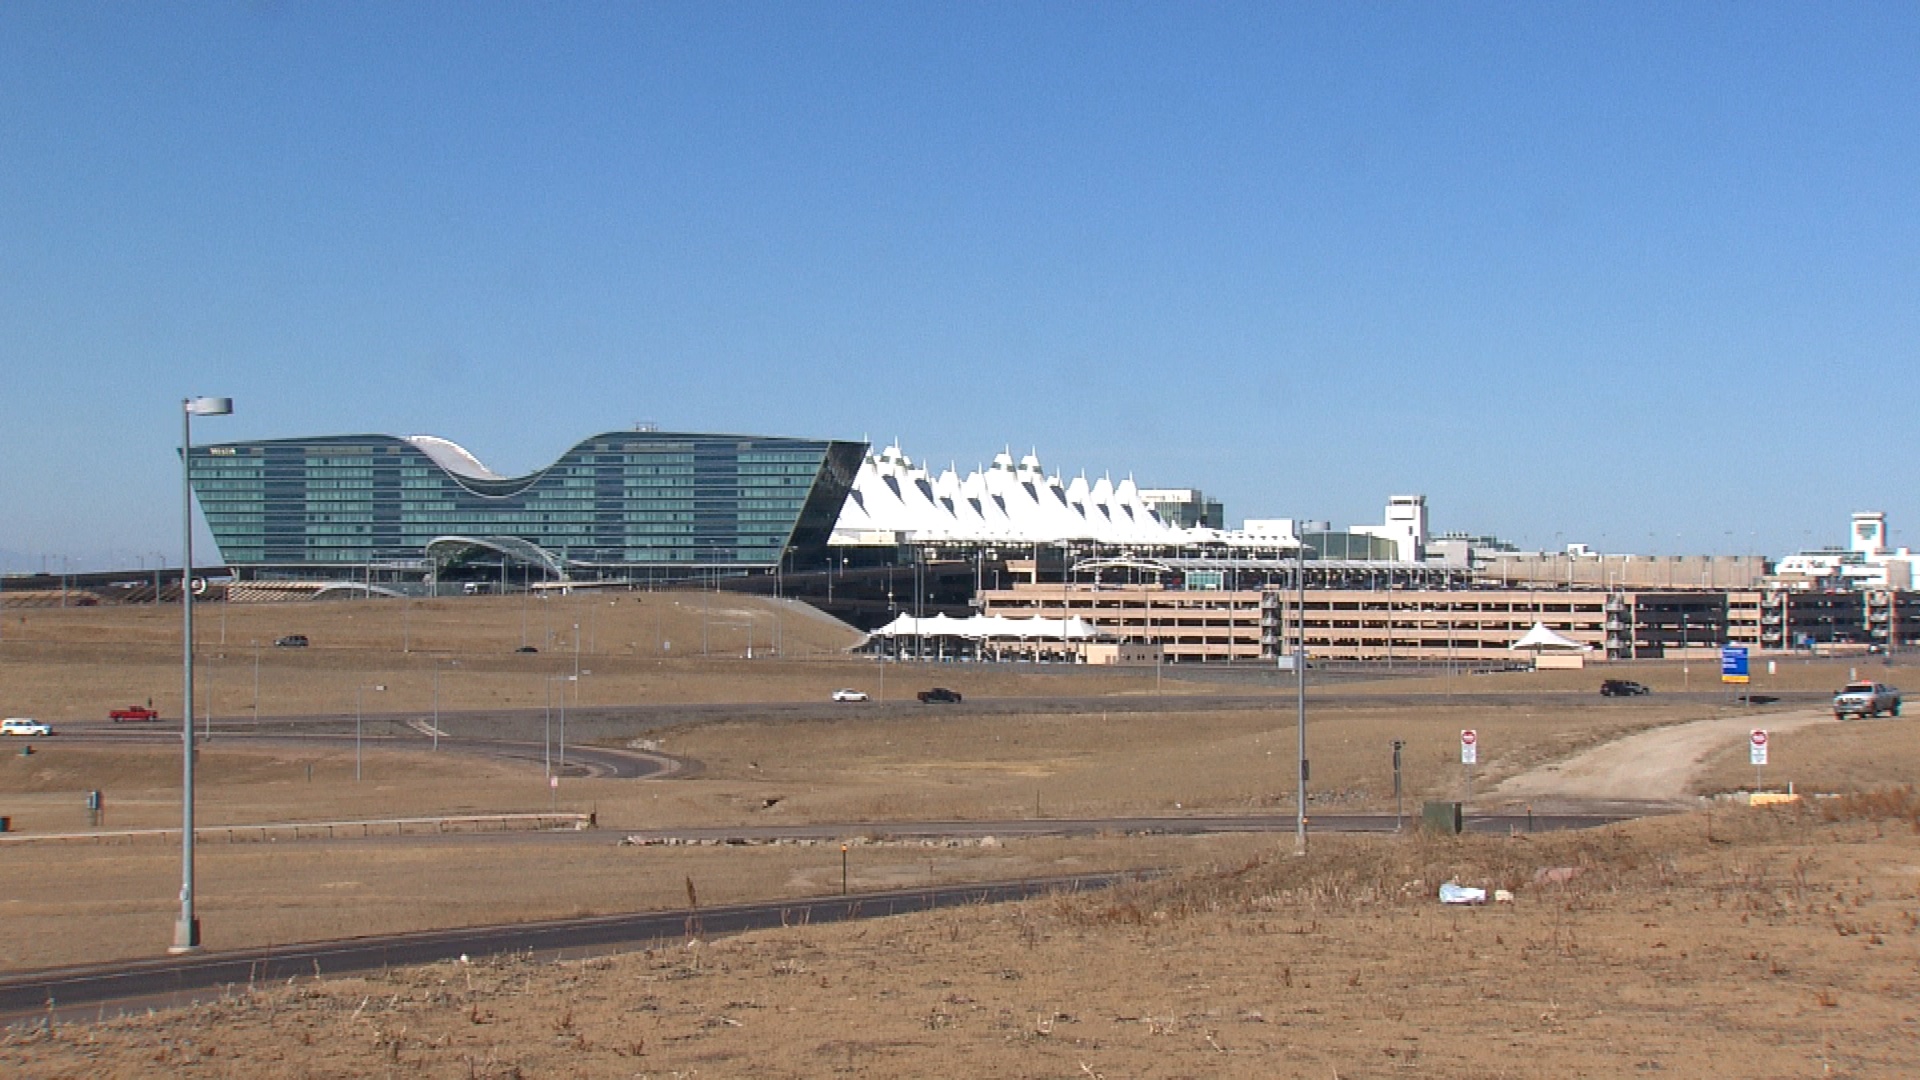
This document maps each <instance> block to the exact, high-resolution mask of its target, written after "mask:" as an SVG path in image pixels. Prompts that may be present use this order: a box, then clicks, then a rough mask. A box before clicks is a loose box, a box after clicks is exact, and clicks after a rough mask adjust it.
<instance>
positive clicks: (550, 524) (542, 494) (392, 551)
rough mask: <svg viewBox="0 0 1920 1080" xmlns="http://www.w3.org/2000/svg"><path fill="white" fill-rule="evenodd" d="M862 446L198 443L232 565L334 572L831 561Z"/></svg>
mask: <svg viewBox="0 0 1920 1080" xmlns="http://www.w3.org/2000/svg"><path fill="white" fill-rule="evenodd" d="M865 453H866V444H865V443H861V442H843V441H834V440H814V439H792V438H779V437H769V436H760V435H711V434H688V433H668V432H657V431H610V432H605V433H603V434H599V435H595V436H593V437H591V438H588V439H585V440H582V441H581V442H580V443H578V444H577V445H575V446H574V447H573V448H572V449H570V450H568V451H567V452H566V453H565V454H562V455H561V456H560V458H559V460H557V461H555V462H554V463H553V464H552V465H549V466H547V467H546V468H544V469H541V470H539V471H537V472H535V473H532V474H530V475H527V476H519V477H507V476H500V475H498V474H496V473H494V472H492V471H491V470H489V469H487V468H486V466H484V465H482V464H481V463H480V462H479V460H478V459H476V458H474V457H473V455H471V454H469V453H468V452H467V451H465V450H464V449H462V448H460V447H459V446H457V445H455V444H454V443H451V442H448V441H446V440H444V439H439V438H434V437H432V436H412V437H407V438H401V437H397V436H392V435H328V436H320V437H315V438H304V439H270V440H262V441H256V442H235V443H220V444H214V445H207V446H196V447H194V448H193V462H192V482H193V490H194V493H195V494H196V495H197V496H198V497H199V500H200V507H201V510H202V511H203V512H204V513H205V515H206V520H207V525H208V527H209V528H210V529H211V530H212V532H213V536H214V539H215V540H216V541H217V542H218V543H219V545H220V551H221V555H222V556H223V558H224V559H225V560H226V562H227V564H228V565H230V566H233V567H236V568H239V569H241V570H243V571H249V570H250V571H252V572H255V573H259V572H263V571H269V570H274V571H283V572H293V573H321V574H326V573H332V574H338V573H340V572H341V571H344V570H348V569H349V568H352V567H355V566H368V565H372V564H375V563H386V562H407V561H421V560H424V559H426V558H428V557H429V556H431V557H432V558H433V559H434V560H435V562H436V563H437V564H440V565H443V566H445V565H453V564H456V563H459V562H461V561H463V560H472V559H475V558H484V559H488V560H491V561H494V562H496V563H498V562H501V561H502V560H505V561H507V562H513V563H520V564H525V565H527V566H534V565H539V566H540V567H541V568H542V569H543V571H544V572H547V573H553V574H558V575H561V576H574V575H582V574H594V575H599V576H605V575H607V574H609V573H613V574H617V573H621V572H630V571H631V570H634V569H646V570H659V569H664V570H666V571H668V572H669V573H672V572H673V571H676V570H678V571H701V570H709V569H710V570H717V571H751V570H755V569H764V568H772V567H774V566H776V565H779V564H780V563H781V562H782V560H783V559H787V558H788V557H789V556H791V557H792V559H793V561H797V562H798V561H810V560H820V559H824V553H825V549H826V543H827V537H828V535H829V534H830V533H831V531H832V529H833V523H834V520H835V519H836V518H837V517H838V516H839V513H840V506H841V504H842V503H843V502H844V501H845V500H846V496H847V491H848V489H849V488H850V486H851V485H852V483H853V478H854V475H855V473H856V472H857V471H858V469H859V467H860V462H861V459H862V457H863V456H864V455H865Z"/></svg>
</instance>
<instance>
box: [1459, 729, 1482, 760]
mask: <svg viewBox="0 0 1920 1080" xmlns="http://www.w3.org/2000/svg"><path fill="white" fill-rule="evenodd" d="M1479 761H1480V733H1479V732H1477V731H1475V730H1473V729H1472V728H1467V729H1466V730H1465V731H1462V732H1461V733H1460V764H1462V765H1474V764H1478V763H1479Z"/></svg>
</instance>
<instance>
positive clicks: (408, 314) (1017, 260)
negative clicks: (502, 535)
mask: <svg viewBox="0 0 1920 1080" xmlns="http://www.w3.org/2000/svg"><path fill="white" fill-rule="evenodd" d="M1916 103H1920V7H1915V6H1914V5H1911V4H1889V5H1870V4H1837V5H1804V4H1801V5H1775V4H1737V5H1736V4H1717V3H1697V4H1679V5H1676V4H1647V5H1619V4H1607V5H1575V4H1569V5H1537V4H1519V5H1494V4H1466V5H1439V4H1411V5H1395V4H1377V5H1332V4H1321V5H1283V4H1271V3H1263V4H1250V5H1237V4H1166V5H1124V4H1099V5H1094V4H1068V3H1048V4H1025V5H992V4H952V5H933V4H891V5H883V4H854V5H844V6H842V5H831V4H829V5H789V4H773V3H765V4H691V3H687V4H670V5H604V4H592V5H572V4H551V5H548V4H542V5H526V4H517V5H516V4H488V3H479V4H397V5H395V4H329V5H297V4H279V3H256V4H199V5H172V4H164V3H155V4H142V5H104V4H101V5H84V4H72V3H34V2H14V3H9V4H6V5H4V6H0V371H4V373H5V376H6V384H7V386H8V389H9V391H10V396H11V398H12V401H13V406H14V407H13V408H12V409H10V410H9V416H8V420H7V423H6V424H5V426H4V428H3V429H0V561H4V562H5V563H6V564H8V565H10V566H12V567H13V568H21V569H25V568H32V569H37V568H38V567H39V565H40V557H41V556H42V555H52V556H55V557H56V560H57V557H58V556H59V555H67V556H69V557H71V558H74V559H77V560H82V561H83V562H89V563H91V564H95V565H97V564H98V563H99V562H100V561H101V560H103V559H105V558H106V557H107V556H108V555H109V553H119V554H120V560H121V561H123V562H130V561H131V559H132V557H133V555H134V554H135V553H142V554H144V555H145V557H147V558H148V559H149V561H150V560H151V555H150V554H147V553H154V552H166V553H177V551H178V545H179V541H178V531H179V529H178V513H179V510H178V493H177V489H178V460H177V458H176V456H175V450H174V447H175V445H176V444H177V440H178V402H179V400H180V398H182V397H183V396H186V395H190V394H226V395H231V396H233V397H234V398H235V399H236V401H237V413H236V415H235V416H233V417H231V418H227V419H221V420H209V421H205V422H203V424H202V425H201V426H199V427H198V428H197V429H196V434H197V435H198V436H199V437H201V438H203V439H206V440H215V439H228V438H233V439H237V438H255V437H277V436H293V435H305V434H319V433H340V432H355V431H381V432H391V433H395V434H416V433H432V434H438V435H443V436H446V437H448V438H451V439H454V440H455V441H458V442H461V443H463V444H464V445H466V446H468V447H469V448H470V449H472V450H473V451H474V452H475V453H477V454H478V455H479V456H480V457H481V458H482V459H483V460H484V461H486V462H487V463H488V464H489V465H491V466H493V467H494V468H496V469H499V470H501V471H506V472H522V471H527V470H531V469H534V468H538V467H539V466H541V465H544V464H545V463H547V462H548V461H550V460H552V458H553V457H554V456H556V455H557V454H558V453H560V452H561V451H562V450H564V449H565V448H566V447H567V446H569V445H571V444H572V443H573V442H575V441H576V440H577V439H579V438H580V437H582V436H585V435H587V434H591V433H593V432H596V431H600V430H605V429H609V428H618V427H625V426H628V425H630V424H632V423H634V422H636V421H641V420H648V421H653V422H656V423H658V424H659V425H660V426H661V427H663V428H667V429H676V428H678V429H692V430H732V431H750V432H765V433H776V434H795V435H809V436H835V437H852V438H859V437H863V436H864V437H870V438H872V439H873V440H875V441H876V442H884V441H888V440H892V439H894V438H896V437H897V438H899V439H900V440H901V442H902V445H903V447H904V448H905V449H906V451H907V452H908V453H909V454H910V455H912V456H914V457H915V458H919V459H926V460H930V461H932V462H935V463H938V464H945V463H947V462H955V463H957V464H959V465H960V466H961V467H962V468H967V467H971V466H973V465H975V464H977V463H979V462H981V461H984V460H986V459H987V458H989V457H990V456H991V455H992V454H993V453H994V452H995V451H997V450H999V449H1001V448H1002V447H1003V446H1008V445H1011V446H1012V447H1014V448H1015V449H1016V450H1025V449H1028V448H1035V449H1037V450H1038V451H1039V453H1040V455H1041V457H1042V459H1043V461H1045V462H1046V463H1047V464H1048V465H1049V466H1050V467H1054V468H1059V469H1064V470H1065V471H1067V472H1068V473H1069V474H1071V473H1075V472H1079V471H1081V470H1086V471H1088V472H1089V473H1099V472H1103V471H1108V472H1112V473H1113V474H1114V475H1115V476H1116V477H1117V476H1120V475H1124V474H1131V475H1133V476H1135V477H1136V478H1137V479H1138V480H1140V481H1141V482H1142V483H1144V484H1156V485H1183V486H1184V485H1197V486H1200V487H1203V488H1205V489H1207V490H1208V491H1209V492H1211V493H1214V494H1217V495H1219V496H1220V497H1222V498H1224V499H1225V500H1226V502H1227V506H1228V515H1229V518H1230V520H1232V521H1234V522H1237V521H1238V520H1239V519H1240V518H1242V517H1246V516H1292V515H1299V516H1307V517H1320V518H1329V519H1332V520H1333V521H1335V522H1337V523H1352V522H1362V521H1374V520H1378V516H1379V514H1380V507H1381V505H1382V504H1383V503H1384V501H1385V499H1386V496H1387V495H1388V494H1390V493H1397V492H1425V493H1426V494H1427V495H1428V496H1429V500H1430V505H1431V507H1432V519H1433V524H1434V526H1435V527H1436V528H1438V529H1468V530H1474V531H1487V532H1496V533H1499V534H1501V535H1503V536H1506V537H1508V538H1511V539H1514V540H1517V541H1521V542H1523V543H1528V544H1535V545H1552V544H1555V543H1560V542H1571V541H1575V540H1579V541H1585V542H1587V543H1592V544H1596V545H1600V546H1604V547H1606V548H1608V549H1610V550H1640V551H1654V552H1673V551H1687V552H1697V551H1718V552H1732V553H1745V552H1749V551H1761V552H1768V553H1774V554H1779V553H1783V552H1786V551H1789V550H1792V549H1795V548H1798V547H1801V546H1803V545H1804V544H1807V543H1811V542H1825V541H1841V540H1843V539H1844V535H1845V522H1846V515H1847V514H1848V513H1849V512H1850V511H1853V510H1856V509H1868V508H1873V509H1884V510H1886V511H1888V512H1889V514H1890V515H1891V518H1892V521H1891V524H1892V527H1893V532H1894V540H1895V542H1896V543H1910V544H1912V545H1913V546H1916V547H1920V497H1916V490H1920V483H1916V481H1920V466H1917V465H1916V457H1915V453H1914V451H1915V438H1914V436H1913V435H1912V434H1911V432H1910V430H1909V429H1910V428H1911V426H1912V425H1911V423H1910V418H1911V416H1912V415H1913V407H1914V403H1915V399H1916V390H1920V375H1917V374H1916V373H1917V372H1920V363H1916V360H1917V359H1920V357H1917V356H1916V342H1920V107H1916Z"/></svg>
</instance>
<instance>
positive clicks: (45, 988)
mask: <svg viewBox="0 0 1920 1080" xmlns="http://www.w3.org/2000/svg"><path fill="white" fill-rule="evenodd" d="M1611 820H1614V819H1613V818H1609V817H1604V816H1593V815H1584V816H1567V815H1563V816H1557V817H1556V816H1546V815H1540V816H1535V817H1531V818H1528V817H1520V816H1488V817H1482V818H1475V819H1471V820H1470V821H1469V822H1468V827H1469V828H1470V829H1472V830H1474V831H1477V832H1502V833H1504V832H1510V831H1518V830H1521V829H1540V830H1543V831H1544V830H1548V829H1566V828H1586V827H1590V826H1594V825H1599V824H1604V823H1606V822H1607V821H1611ZM1293 824H1294V819H1293V816H1292V815H1291V814H1287V815H1277V814H1268V815H1250V816H1212V817H1200V816H1195V817H1181V818H1112V819H1077V820H1048V819H1037V820H1014V821H970V822H860V823H849V824H843V825H817V826H784V827H782V826H771V827H757V828H745V829H681V830H673V831H670V832H655V833H645V834H634V835H637V836H648V837H653V838H658V839H665V838H669V837H671V838H675V839H678V840H680V841H682V842H694V843H699V842H705V843H730V842H771V841H776V840H789V841H791V840H800V839H811V840H826V841H834V840H841V839H844V838H846V837H850V836H863V837H880V838H885V839H895V840H910V839H935V838H950V837H983V836H996V837H999V836H1055V835H1090V834H1094V833H1123V832H1124V833H1169V834H1181V835H1195V834H1200V833H1210V832H1286V831H1290V830H1291V829H1292V828H1293ZM1395 824H1396V822H1395V820H1394V818H1393V817H1392V815H1363V814H1354V815H1323V816H1321V817H1316V818H1314V819H1313V824H1312V831H1314V832H1320V833H1325V832H1391V831H1392V830H1393V829H1394V827H1395ZM541 835H543V836H550V837H554V838H573V839H574V840H575V841H576V842H582V841H583V838H592V839H591V840H588V841H584V842H599V843H611V842H614V841H613V840H612V838H610V837H607V836H604V835H600V836H598V837H595V836H594V834H586V833H578V832H561V833H551V834H541ZM427 839H436V838H427ZM437 839H449V838H437ZM450 839H452V840H453V841H454V842H472V841H474V840H476V839H477V837H473V836H466V837H455V838H450ZM1154 873H1157V871H1139V872H1134V873H1101V874H1083V875H1074V876H1069V877H1058V878H1042V879H1035V880H1021V881H997V882H980V883H973V884H967V885H945V886H934V887H927V888H917V889H898V890H886V891H880V892H868V893H859V894H855V895H852V896H845V897H839V896H835V897H825V898H814V899H800V900H773V901H766V902H761V903H752V904H735V905H728V906H725V907H716V908H701V909H681V910H674V911H657V912H640V913H634V914H625V915H605V916H592V917H587V918H575V919H557V920H547V921H540V922H527V923H513V924H506V925H498V926H479V927H465V928H460V929H454V930H436V931H424V932H417V933H408V934H384V935H379V936H375V937H366V938H352V939H347V940H343V941H323V942H313V943H309V944H304V945H288V946H273V947H267V948H258V949H236V950H230V951H225V952H219V953H207V954H204V955H200V956H192V957H185V958H178V957H168V958H164V959H159V958H156V959H150V960H132V961H122V962H116V963H107V964H92V965H86V966H81V967H69V968H59V969H51V970H43V971H27V972H19V973H16V974H12V975H4V976H0V1025H9V1026H14V1025H20V1024H37V1023H41V1022H44V1021H47V1020H49V1019H51V1020H54V1021H58V1022H79V1021H90V1020H95V1019H99V1018H103V1017H107V1016H116V1015H122V1014H126V1013H132V1012H139V1011H143V1010H146V1009H150V1008H171V1007H177V1006H181V1005H187V1004H191V1003H194V1002H197V1001H207V1000H212V999H215V998H218V997H220V996H221V995H223V994H225V993H228V992H231V991H234V990H240V989H245V988H250V987H253V986H257V985H266V984H269V983H286V982H288V981H290V980H291V979H295V978H301V977H307V976H335V975H343V974H348V973H352V972H358V971H368V970H375V969H379V968H385V967H392V966H395V965H402V964H429V963H435V962H439V961H443V960H451V959H454V958H456V957H460V956H492V955H500V954H505V953H531V954H533V955H534V956H537V957H540V958H544V959H561V958H565V957H568V956H574V957H578V956H587V955H593V954H596V953H603V952H611V951H617V950H619V949H622V948H632V947H634V946H636V945H640V944H645V943H648V942H658V941H681V940H684V939H686V938H687V937H695V936H711V935H716V934H735V933H741V932H744V931H747V930H758V929H766V928H770V927H776V926H791V925H805V924H810V923H824V922H837V921H842V920H847V919H866V918H883V917H886V916H890V915H901V914H908V913H912V912H921V911H931V910H934V909H937V908H943V907H953V906H957V905H961V904H982V903H1002V902H1006V901H1010V900H1024V899H1027V898H1029V897H1033V896H1037V895H1041V894H1044V893H1049V892H1065V891H1087V890H1092V889H1101V888H1107V887H1110V886H1112V885H1114V884H1116V883H1117V882H1120V881H1124V880H1129V879H1136V878H1138V877H1141V876H1143V875H1152V874H1154Z"/></svg>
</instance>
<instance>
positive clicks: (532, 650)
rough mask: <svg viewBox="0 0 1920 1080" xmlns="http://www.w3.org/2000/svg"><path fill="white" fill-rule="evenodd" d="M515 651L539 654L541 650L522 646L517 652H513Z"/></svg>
mask: <svg viewBox="0 0 1920 1080" xmlns="http://www.w3.org/2000/svg"><path fill="white" fill-rule="evenodd" d="M513 651H514V652H539V651H540V650H539V649H536V648H534V647H533V646H531V645H522V646H520V647H519V648H517V649H515V650H513Z"/></svg>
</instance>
